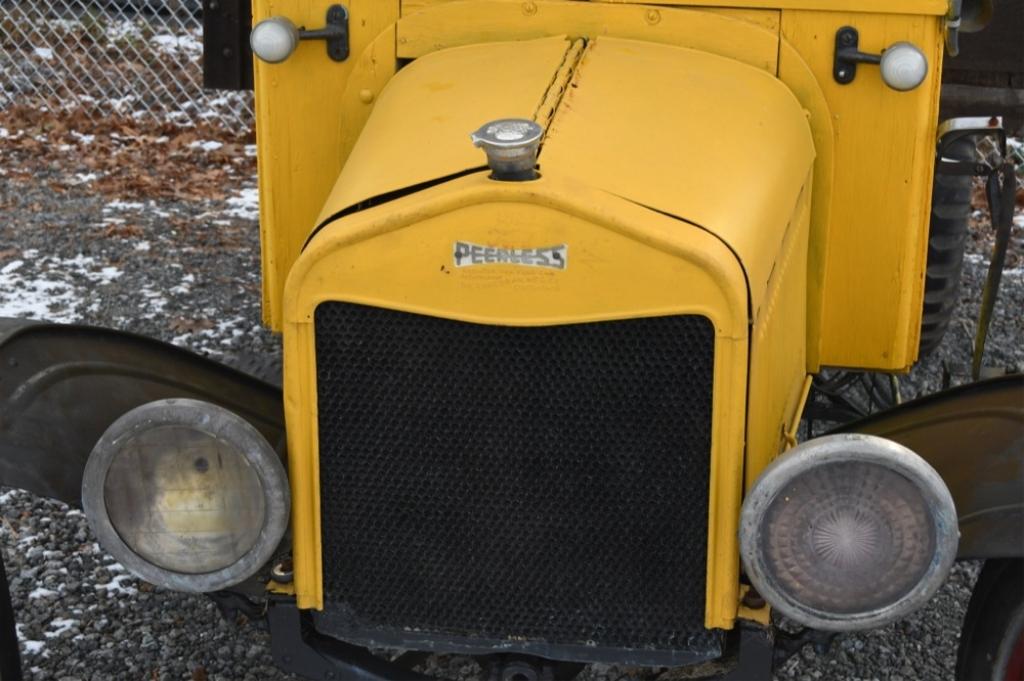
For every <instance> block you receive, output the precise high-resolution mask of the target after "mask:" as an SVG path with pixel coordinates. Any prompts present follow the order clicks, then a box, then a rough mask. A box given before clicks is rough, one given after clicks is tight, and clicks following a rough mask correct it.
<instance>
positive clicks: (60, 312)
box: [0, 251, 122, 322]
mask: <svg viewBox="0 0 1024 681" xmlns="http://www.w3.org/2000/svg"><path fill="white" fill-rule="evenodd" d="M36 255H37V252H35V251H33V252H32V253H31V254H30V253H29V251H24V252H23V253H22V256H23V257H24V258H25V259H26V260H29V259H33V258H34V257H35V256H36ZM16 262H22V261H16ZM33 264H34V265H35V267H34V269H35V270H36V271H35V272H34V273H31V274H30V273H27V272H26V271H25V270H26V269H27V268H23V262H22V264H19V265H17V266H14V265H15V263H14V262H11V263H8V264H7V265H6V266H4V268H3V269H0V317H22V318H28V319H44V320H49V321H57V322H76V321H78V320H79V319H80V318H81V315H79V314H78V312H77V311H76V308H77V306H78V304H79V303H81V302H83V301H85V300H88V299H89V298H90V297H91V296H92V293H93V292H92V285H94V284H99V285H103V284H109V283H110V282H112V281H114V280H115V279H118V278H119V277H120V276H121V275H122V272H121V270H119V269H118V268H117V267H113V266H99V265H98V263H97V262H96V260H95V259H94V258H93V257H91V256H86V255H81V254H79V255H77V256H75V257H74V258H58V257H45V258H42V259H39V260H38V261H36V262H35V263H33Z"/></svg>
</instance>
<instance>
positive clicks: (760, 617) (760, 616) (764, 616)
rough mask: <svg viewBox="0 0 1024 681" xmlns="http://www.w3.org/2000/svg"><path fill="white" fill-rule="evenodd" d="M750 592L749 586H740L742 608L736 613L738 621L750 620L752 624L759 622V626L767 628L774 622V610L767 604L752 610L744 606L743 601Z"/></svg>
mask: <svg viewBox="0 0 1024 681" xmlns="http://www.w3.org/2000/svg"><path fill="white" fill-rule="evenodd" d="M748 591H750V586H749V585H748V584H740V607H739V611H738V612H737V613H736V617H737V619H741V620H748V621H750V622H757V623H758V624H760V625H762V626H765V627H767V626H768V625H770V624H771V622H772V608H771V606H770V605H768V604H767V603H765V604H764V605H762V606H761V607H760V608H751V607H748V606H746V605H743V599H744V597H745V596H746V595H747V592H748Z"/></svg>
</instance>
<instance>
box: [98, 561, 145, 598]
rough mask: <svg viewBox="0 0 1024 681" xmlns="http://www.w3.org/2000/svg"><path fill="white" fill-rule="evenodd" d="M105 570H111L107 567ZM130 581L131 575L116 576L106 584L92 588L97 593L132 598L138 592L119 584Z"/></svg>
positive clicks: (133, 588)
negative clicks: (102, 592) (103, 592)
mask: <svg viewBox="0 0 1024 681" xmlns="http://www.w3.org/2000/svg"><path fill="white" fill-rule="evenodd" d="M107 569H112V568H111V567H110V566H107ZM130 579H133V577H132V576H131V575H116V576H115V577H114V578H113V579H111V580H110V581H109V582H107V583H106V584H96V585H95V586H94V587H93V588H95V589H96V590H97V591H106V592H107V593H113V594H117V595H119V596H134V595H135V594H137V593H138V592H139V590H138V589H136V588H135V587H133V586H124V585H123V584H122V583H121V582H124V581H125V580H130Z"/></svg>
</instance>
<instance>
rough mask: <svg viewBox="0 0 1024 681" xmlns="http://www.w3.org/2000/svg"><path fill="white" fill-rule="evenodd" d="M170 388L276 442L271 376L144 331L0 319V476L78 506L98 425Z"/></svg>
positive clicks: (171, 393)
mask: <svg viewBox="0 0 1024 681" xmlns="http://www.w3.org/2000/svg"><path fill="white" fill-rule="evenodd" d="M171 397H187V398H192V399H197V400H205V401H207V402H213V403H215V404H218V405H220V406H222V407H224V408H226V409H229V410H231V411H233V412H235V413H236V414H238V415H240V416H242V417H243V418H245V419H246V420H248V421H249V422H250V423H251V424H252V425H253V426H255V428H256V429H257V430H259V431H260V433H262V434H263V436H264V437H266V438H267V441H268V442H269V443H270V444H271V445H272V446H275V447H276V448H277V449H278V451H279V452H283V451H284V444H283V442H284V411H283V405H282V402H281V391H280V389H279V388H277V387H275V386H273V385H270V384H268V383H265V382H263V381H261V380H259V379H256V378H253V377H252V376H249V375H248V374H245V373H242V372H240V371H236V370H235V369H231V368H229V367H227V366H224V365H223V364H219V363H217V362H214V361H213V360H210V359H207V358H205V357H202V356H200V355H196V354H194V353H191V352H188V351H187V350H183V349H181V348H179V347H176V346H174V345H170V344H168V343H163V342H161V341H157V340H153V339H151V338H146V337H144V336H138V335H135V334H131V333H126V332H123V331H115V330H112V329H103V328H98V327H90V326H78V325H66V324H44V323H37V322H30V321H27V320H24V319H9V318H0V485H5V486H8V487H17V488H21V489H25V490H28V491H30V492H32V493H34V494H37V495H40V496H46V497H53V498H55V499H59V500H61V501H63V502H65V503H68V504H71V505H73V506H80V505H81V489H82V472H83V470H84V469H85V462H86V460H87V459H88V457H89V453H90V452H91V451H92V448H93V445H95V444H96V442H97V440H99V438H100V436H101V435H102V434H103V432H104V431H105V430H106V429H107V427H109V426H110V424H112V423H113V422H114V421H115V420H117V419H118V418H119V417H120V416H121V415H122V414H124V413H125V412H127V411H129V410H131V409H133V408H135V407H138V406H140V405H143V404H146V403H147V402H152V401H153V400H159V399H164V398H171Z"/></svg>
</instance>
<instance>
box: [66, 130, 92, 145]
mask: <svg viewBox="0 0 1024 681" xmlns="http://www.w3.org/2000/svg"><path fill="white" fill-rule="evenodd" d="M71 136H72V137H74V138H75V139H76V140H78V141H79V142H81V143H82V144H92V142H93V140H95V139H96V135H90V134H88V133H81V132H78V131H77V130H72V131H71Z"/></svg>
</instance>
